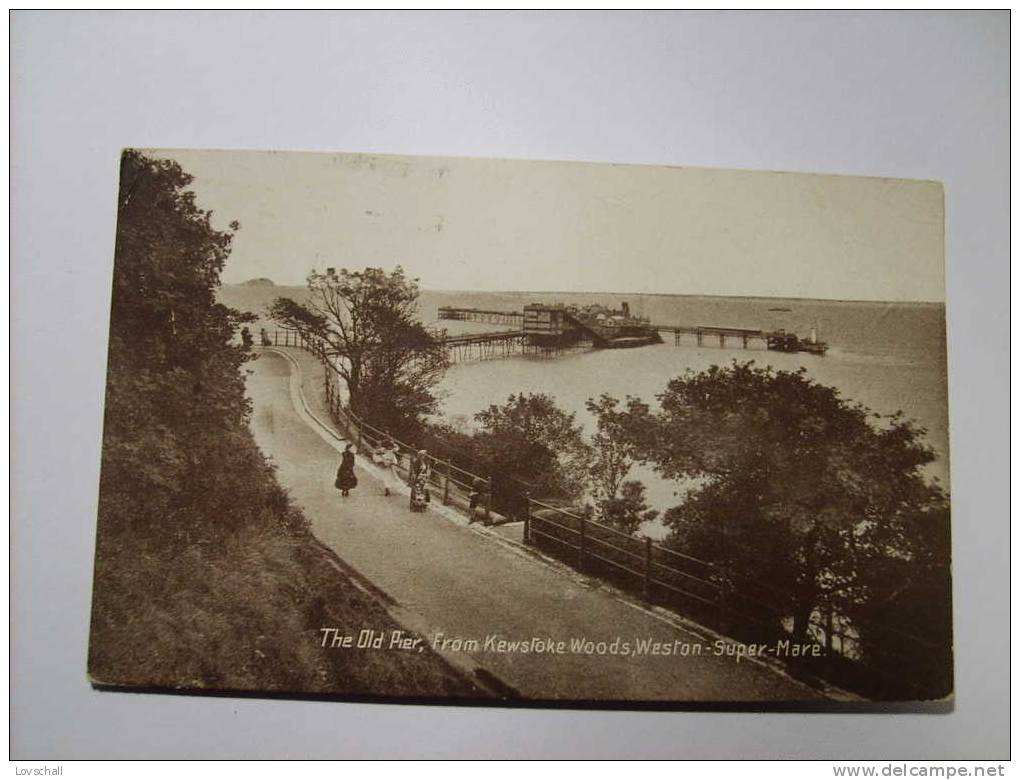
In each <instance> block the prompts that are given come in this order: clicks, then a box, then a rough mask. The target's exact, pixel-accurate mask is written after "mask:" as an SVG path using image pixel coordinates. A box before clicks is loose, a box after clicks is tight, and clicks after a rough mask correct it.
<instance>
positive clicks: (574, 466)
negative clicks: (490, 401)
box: [474, 393, 590, 499]
mask: <svg viewBox="0 0 1020 780" xmlns="http://www.w3.org/2000/svg"><path fill="white" fill-rule="evenodd" d="M475 420H476V421H477V422H478V423H480V425H481V430H480V431H478V432H477V433H476V434H475V437H474V438H475V447H476V451H477V452H478V455H479V458H480V459H481V460H482V461H483V462H485V463H486V464H487V465H488V467H489V468H490V470H491V473H492V474H493V475H499V476H502V477H509V478H512V479H515V480H520V481H521V482H523V483H525V484H526V485H527V486H528V487H529V488H530V490H531V491H532V493H533V494H534V495H536V496H542V497H557V498H568V499H577V498H580V497H581V496H582V495H583V493H584V491H585V486H586V482H587V475H586V467H585V464H586V462H587V459H588V457H589V456H590V449H589V447H588V445H587V444H586V443H585V441H584V438H583V436H582V435H581V426H580V425H578V424H576V422H575V420H574V415H573V414H568V413H567V412H564V411H563V410H562V409H560V408H559V407H558V406H556V402H555V401H554V400H553V399H552V398H550V397H549V396H548V395H545V394H544V393H529V394H528V395H525V394H524V393H521V394H520V395H511V396H510V397H509V398H508V399H507V402H506V403H505V404H503V405H502V406H496V405H492V406H489V408H488V409H485V410H483V411H481V412H478V414H476V415H475Z"/></svg>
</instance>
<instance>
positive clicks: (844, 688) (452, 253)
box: [88, 149, 953, 709]
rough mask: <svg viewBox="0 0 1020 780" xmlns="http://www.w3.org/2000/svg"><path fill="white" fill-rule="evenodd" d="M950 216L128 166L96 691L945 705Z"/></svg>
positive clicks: (601, 171)
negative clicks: (946, 237) (946, 242)
mask: <svg viewBox="0 0 1020 780" xmlns="http://www.w3.org/2000/svg"><path fill="white" fill-rule="evenodd" d="M943 266H944V248H943V192H942V187H941V185H940V184H938V183H935V182H930V181H906V180H897V179H885V178H860V177H848V176H828V175H809V174H792V173H765V172H749V171H728V170H710V169H697V168H682V167H681V168H677V167H655V166H639V165H626V164H620V165H615V164H614V165H610V164H589V163H573V162H535V161H513V160H488V159H467V158H464V159H461V158H430V157H401V156H389V155H370V154H351V153H342V154H340V153H338V154H322V153H291V152H241V151H198V150H158V149H137V150H127V151H125V152H124V153H123V156H122V159H121V169H120V192H119V198H118V200H117V233H116V249H115V261H114V273H113V292H112V308H111V318H110V346H109V366H108V378H107V390H106V409H105V426H104V439H103V451H102V476H101V487H100V496H99V519H98V534H97V549H96V563H95V585H94V594H93V606H92V628H91V639H90V652H89V660H88V671H89V676H90V679H91V680H92V682H93V684H94V685H96V686H100V687H109V688H148V689H174V690H181V689H183V690H194V691H236V692H262V693H266V694H293V695H324V696H331V697H338V698H347V699H350V698H369V699H380V700H393V701H423V700H424V701H443V702H454V703H456V702H482V703H485V702H490V703H493V704H505V703H512V704H525V705H527V704H542V703H564V704H576V705H579V706H625V707H626V706H635V707H637V706H671V705H672V706H692V705H693V706H698V705H707V704H709V703H713V704H716V705H718V704H725V705H731V706H748V707H753V708H761V707H763V706H791V705H808V706H811V707H818V708H822V709H824V708H825V707H827V706H832V707H833V708H837V707H839V706H845V705H846V704H847V703H854V702H858V703H860V702H863V703H868V702H888V701H894V702H924V701H933V700H937V701H942V702H945V701H948V700H951V697H952V693H953V654H952V644H953V642H952V599H951V575H950V528H949V517H950V510H949V505H950V500H949V436H948V407H947V378H946V332H945V327H946V324H945V305H944V287H943V279H944V269H943Z"/></svg>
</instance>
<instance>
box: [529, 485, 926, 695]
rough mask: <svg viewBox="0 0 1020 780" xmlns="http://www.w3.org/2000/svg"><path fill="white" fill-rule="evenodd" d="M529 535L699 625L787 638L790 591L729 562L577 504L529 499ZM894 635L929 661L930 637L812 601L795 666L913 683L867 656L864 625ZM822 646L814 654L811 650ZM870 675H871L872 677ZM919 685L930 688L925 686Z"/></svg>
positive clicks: (913, 662) (583, 568)
mask: <svg viewBox="0 0 1020 780" xmlns="http://www.w3.org/2000/svg"><path fill="white" fill-rule="evenodd" d="M524 541H525V542H526V543H528V544H532V545H534V546H536V547H539V548H541V549H542V550H543V551H545V552H547V553H549V554H551V555H553V556H554V557H556V558H557V559H559V560H561V561H563V562H564V563H566V564H568V565H569V566H571V567H572V568H574V569H576V570H577V571H580V572H583V573H585V574H588V575H591V576H597V577H599V578H601V579H604V580H606V581H608V582H611V583H612V584H614V585H616V586H618V587H620V588H621V589H623V590H626V591H629V592H632V593H635V594H638V595H640V596H641V597H642V598H643V599H644V600H645V601H647V602H649V603H653V604H658V605H662V606H665V607H667V608H669V609H671V610H673V611H675V612H677V613H678V614H681V615H684V616H686V617H690V618H691V619H693V620H695V621H697V622H698V623H700V624H702V625H706V626H709V627H711V628H714V629H716V630H718V631H720V632H721V633H722V634H725V635H727V636H730V637H733V638H735V639H738V640H741V641H745V642H747V643H752V642H753V643H763V642H765V643H772V645H773V646H774V643H775V642H778V641H790V642H793V638H792V625H789V623H790V622H791V621H790V617H789V616H790V612H791V604H792V603H793V599H792V597H791V595H790V594H788V593H783V592H782V591H781V590H779V589H778V588H775V587H772V586H770V585H768V584H766V583H762V582H747V581H742V580H740V579H739V578H738V577H737V576H735V574H734V573H733V572H730V571H727V570H726V568H725V566H723V565H721V564H718V563H714V562H711V561H705V560H702V559H700V558H695V557H693V556H690V555H686V554H684V553H682V552H679V551H677V550H673V549H670V548H668V547H665V546H663V545H660V544H657V543H655V542H653V541H652V540H651V539H650V538H648V537H643V538H638V537H636V536H633V535H631V534H628V533H625V532H623V531H620V530H618V529H616V528H612V527H611V526H608V525H605V524H603V523H600V522H598V521H596V520H593V519H590V518H588V517H586V516H584V515H582V514H580V513H579V512H577V511H576V510H573V509H568V508H564V507H559V506H555V505H553V504H549V503H546V502H544V501H540V500H537V499H534V498H531V497H529V498H528V512H527V515H526V517H525V522H524ZM862 630H872V631H880V632H882V633H881V635H883V636H886V635H890V634H895V635H896V637H897V638H898V639H899V640H901V641H905V642H906V644H907V645H908V646H910V647H911V648H912V650H911V651H910V653H909V654H908V656H907V657H904V658H903V659H902V660H903V665H904V668H905V669H914V668H916V667H918V666H921V665H923V664H924V660H923V659H924V658H925V657H926V656H928V655H930V654H931V652H932V651H934V650H936V649H937V647H936V645H935V644H934V643H933V642H931V641H929V640H926V639H923V638H921V637H917V636H914V635H911V634H909V633H907V632H904V631H901V630H899V629H897V628H896V627H894V626H886V625H883V626H877V627H876V626H864V625H857V626H854V625H852V624H851V622H850V621H849V620H848V619H847V618H846V617H845V616H844V615H843V612H842V610H841V608H840V605H839V604H838V603H835V602H833V603H827V604H821V605H818V606H815V607H814V608H813V609H812V610H811V613H810V615H809V618H808V631H807V633H808V637H809V639H808V641H807V642H803V640H797V641H798V643H799V644H800V645H801V648H800V650H799V651H798V654H797V655H796V656H795V657H788V658H784V659H783V660H785V661H789V662H791V663H792V664H793V666H794V667H795V668H799V669H801V670H802V671H806V672H807V673H809V674H810V675H812V676H816V677H819V678H824V679H827V680H830V681H832V682H834V683H835V684H837V685H845V686H847V687H849V688H851V689H857V690H868V691H877V690H881V689H882V686H883V685H888V684H889V683H895V684H897V685H900V686H903V687H906V688H908V689H909V688H910V686H911V683H910V680H909V679H905V678H904V675H903V673H901V672H898V671H896V670H890V669H889V668H883V667H880V666H876V665H874V664H871V663H869V661H868V659H867V658H865V653H864V649H863V644H862V642H861V639H860V631H862ZM814 647H817V655H815V652H814V650H813V648H814ZM869 676H870V677H871V679H870V680H869V679H868V678H869ZM914 691H915V693H916V694H917V695H919V696H921V695H924V694H925V693H926V691H925V689H924V688H922V687H920V686H914Z"/></svg>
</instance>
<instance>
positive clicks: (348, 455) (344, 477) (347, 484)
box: [336, 444, 358, 498]
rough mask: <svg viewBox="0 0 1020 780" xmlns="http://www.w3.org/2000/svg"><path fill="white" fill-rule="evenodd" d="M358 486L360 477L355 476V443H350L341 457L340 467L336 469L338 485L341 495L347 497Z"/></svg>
mask: <svg viewBox="0 0 1020 780" xmlns="http://www.w3.org/2000/svg"><path fill="white" fill-rule="evenodd" d="M357 486H358V478H357V477H356V476H354V445H353V444H348V445H347V447H346V448H344V454H343V457H341V459H340V468H338V469H337V470H336V487H337V489H338V490H339V491H340V495H341V496H343V497H344V498H347V496H349V495H350V494H351V491H352V490H354V488H356V487H357Z"/></svg>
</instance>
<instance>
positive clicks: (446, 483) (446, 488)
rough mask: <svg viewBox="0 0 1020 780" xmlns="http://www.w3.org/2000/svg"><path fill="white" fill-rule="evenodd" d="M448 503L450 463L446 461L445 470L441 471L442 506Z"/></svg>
mask: <svg viewBox="0 0 1020 780" xmlns="http://www.w3.org/2000/svg"><path fill="white" fill-rule="evenodd" d="M449 503H450V461H446V468H444V469H443V506H447V505H449Z"/></svg>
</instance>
